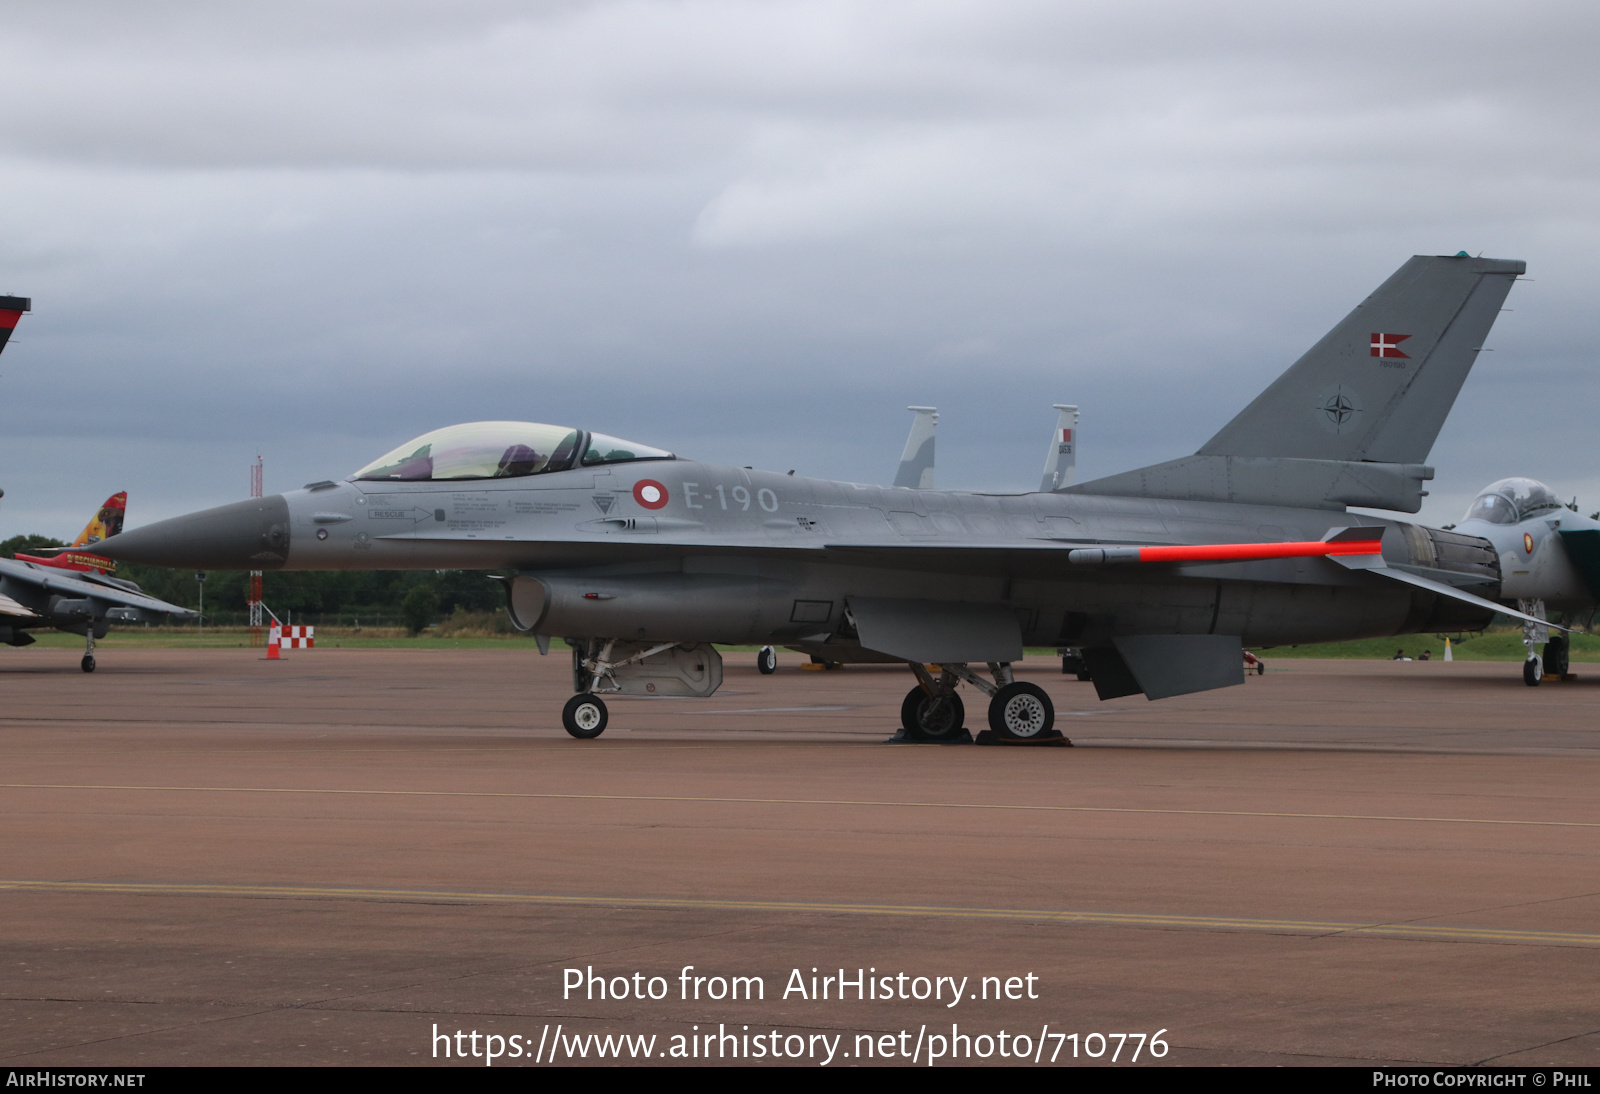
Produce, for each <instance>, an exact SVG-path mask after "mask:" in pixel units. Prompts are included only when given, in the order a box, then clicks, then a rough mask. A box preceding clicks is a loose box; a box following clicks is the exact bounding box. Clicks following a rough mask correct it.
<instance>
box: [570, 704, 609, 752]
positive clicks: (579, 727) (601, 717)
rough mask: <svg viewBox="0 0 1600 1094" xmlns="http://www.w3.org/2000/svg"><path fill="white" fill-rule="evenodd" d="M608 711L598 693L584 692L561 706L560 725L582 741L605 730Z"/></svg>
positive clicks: (590, 738)
mask: <svg viewBox="0 0 1600 1094" xmlns="http://www.w3.org/2000/svg"><path fill="white" fill-rule="evenodd" d="M609 720H610V712H609V711H607V710H606V705H605V703H604V702H603V701H602V700H601V699H600V697H599V696H598V695H591V694H589V693H588V692H584V693H582V694H579V695H574V696H573V697H572V698H570V699H568V700H567V705H566V706H564V707H562V708H561V727H562V728H563V729H565V730H566V731H567V732H568V733H570V734H572V735H573V736H574V737H576V738H578V739H579V740H582V741H588V740H592V739H593V738H595V737H598V736H600V734H602V733H604V732H605V731H606V722H607V721H609Z"/></svg>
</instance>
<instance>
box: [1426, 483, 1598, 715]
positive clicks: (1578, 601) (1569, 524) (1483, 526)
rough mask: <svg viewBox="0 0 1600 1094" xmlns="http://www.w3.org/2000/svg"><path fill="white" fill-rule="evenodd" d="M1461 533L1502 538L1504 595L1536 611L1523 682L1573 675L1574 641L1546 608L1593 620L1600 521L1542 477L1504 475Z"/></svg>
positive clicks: (1526, 638) (1526, 630) (1476, 502)
mask: <svg viewBox="0 0 1600 1094" xmlns="http://www.w3.org/2000/svg"><path fill="white" fill-rule="evenodd" d="M1456 531H1458V532H1461V533H1464V534H1467V535H1473V536H1479V537H1481V538H1483V539H1486V540H1488V541H1489V542H1490V543H1492V544H1494V549H1495V553H1496V554H1497V555H1499V556H1500V562H1501V565H1502V567H1504V569H1503V570H1502V572H1501V575H1500V597H1499V599H1501V600H1504V601H1505V602H1507V603H1508V604H1509V603H1515V604H1516V605H1517V608H1518V609H1519V610H1520V611H1521V612H1522V613H1524V615H1526V616H1531V617H1532V618H1531V619H1527V620H1525V621H1524V623H1523V627H1522V640H1523V642H1524V643H1525V644H1526V645H1527V647H1528V658H1527V660H1526V661H1525V662H1523V666H1522V679H1523V681H1524V682H1525V683H1527V684H1528V685H1529V686H1536V685H1538V684H1539V683H1541V682H1542V681H1543V680H1544V679H1545V676H1546V675H1547V674H1548V675H1550V676H1554V677H1560V676H1563V675H1565V674H1566V672H1567V657H1568V653H1569V651H1570V642H1569V640H1568V638H1567V636H1566V635H1565V634H1560V633H1557V634H1554V635H1552V634H1551V633H1550V627H1549V625H1548V623H1547V622H1546V613H1547V612H1548V611H1551V610H1554V611H1558V612H1560V613H1561V616H1562V618H1563V619H1564V620H1567V621H1572V622H1577V621H1580V620H1581V621H1583V622H1585V623H1592V622H1593V620H1594V612H1595V605H1596V602H1597V601H1600V520H1595V519H1594V518H1592V517H1586V516H1583V515H1582V514H1580V513H1577V512H1574V511H1573V510H1571V509H1570V508H1568V507H1567V506H1564V505H1562V504H1561V502H1560V500H1559V499H1557V498H1556V496H1555V494H1553V493H1552V492H1551V490H1550V488H1549V487H1548V486H1546V485H1545V484H1544V483H1542V482H1539V481H1538V480H1536V479H1501V480H1500V481H1499V482H1492V483H1490V484H1489V485H1488V486H1486V487H1484V488H1483V490H1482V491H1481V492H1480V493H1479V494H1478V496H1477V497H1476V498H1474V499H1473V502H1472V505H1471V507H1470V508H1468V510H1467V515H1466V516H1465V517H1464V518H1463V519H1462V521H1461V523H1460V524H1458V525H1456ZM1540 646H1543V647H1544V648H1543V652H1542V653H1541V652H1540V649H1539V647H1540Z"/></svg>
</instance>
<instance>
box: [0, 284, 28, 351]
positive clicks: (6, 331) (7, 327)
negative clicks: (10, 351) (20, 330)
mask: <svg viewBox="0 0 1600 1094" xmlns="http://www.w3.org/2000/svg"><path fill="white" fill-rule="evenodd" d="M32 310H33V301H32V300H30V299H29V298H28V297H26V296H0V350H3V349H5V348H6V343H7V342H9V341H10V340H11V332H12V331H14V330H16V329H17V321H18V320H19V319H21V318H22V313H23V312H25V311H32Z"/></svg>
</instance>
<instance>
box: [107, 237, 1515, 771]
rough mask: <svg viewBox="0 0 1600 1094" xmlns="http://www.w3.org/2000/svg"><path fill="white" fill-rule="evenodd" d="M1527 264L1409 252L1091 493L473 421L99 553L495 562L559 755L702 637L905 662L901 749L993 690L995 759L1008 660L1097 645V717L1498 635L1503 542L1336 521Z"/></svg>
mask: <svg viewBox="0 0 1600 1094" xmlns="http://www.w3.org/2000/svg"><path fill="white" fill-rule="evenodd" d="M1523 270H1524V264H1523V263H1521V262H1516V261H1505V260H1497V259H1482V258H1472V257H1470V256H1468V255H1466V254H1465V253H1463V254H1460V255H1456V256H1451V257H1427V256H1419V257H1416V258H1412V259H1411V260H1409V261H1408V262H1406V263H1405V264H1404V265H1403V266H1401V268H1400V269H1399V270H1398V271H1397V272H1396V273H1395V274H1394V275H1393V276H1391V277H1390V278H1389V279H1388V280H1387V281H1385V282H1384V283H1383V284H1382V285H1381V286H1380V287H1379V288H1378V289H1377V291H1375V292H1374V293H1373V294H1372V295H1371V296H1369V297H1368V298H1367V299H1366V300H1365V301H1363V302H1362V303H1361V304H1360V305H1359V306H1357V307H1356V309H1355V310H1354V311H1352V312H1351V313H1350V314H1349V315H1348V316H1347V317H1346V318H1345V319H1344V320H1343V321H1341V322H1340V323H1339V324H1338V325H1337V326H1335V327H1334V328H1333V330H1332V331H1330V332H1329V333H1328V334H1327V335H1326V336H1325V337H1323V338H1322V340H1321V341H1319V342H1318V343H1317V344H1316V345H1315V346H1313V347H1312V348H1311V349H1310V350H1309V351H1308V352H1307V353H1306V354H1305V355H1304V356H1302V357H1301V358H1300V359H1299V360H1298V361H1296V362H1295V363H1294V364H1293V365H1292V366H1290V368H1289V369H1288V370H1287V371H1286V372H1284V373H1283V375H1282V376H1280V377H1279V378H1278V379H1277V380H1276V381H1275V382H1273V383H1272V384H1271V385H1270V386H1269V387H1268V388H1267V389H1266V390H1265V391H1264V392H1262V393H1261V395H1259V396H1258V397H1257V398H1256V399H1255V400H1254V401H1253V402H1251V403H1250V405H1249V406H1247V407H1246V408H1245V409H1244V410H1243V411H1241V412H1240V413H1239V414H1238V415H1237V416H1236V417H1235V418H1234V419H1233V420H1232V421H1231V422H1229V423H1228V424H1227V425H1225V426H1223V428H1222V430H1221V431H1220V432H1218V433H1217V435H1216V436H1215V437H1213V438H1212V439H1211V440H1210V441H1209V442H1207V443H1206V445H1205V446H1204V447H1202V448H1201V449H1200V451H1199V452H1197V453H1195V454H1194V455H1192V456H1187V457H1184V458H1182V459H1177V460H1173V461H1170V462H1167V463H1162V464H1157V465H1154V466H1151V467H1145V468H1140V469H1139V470H1136V471H1129V472H1126V473H1124V474H1119V475H1113V476H1111V477H1109V478H1102V479H1097V480H1093V481H1090V482H1083V483H1073V482H1072V481H1071V480H1072V476H1071V475H1070V474H1063V473H1061V472H1059V471H1057V472H1056V474H1055V476H1054V478H1053V479H1052V482H1053V483H1054V484H1056V485H1055V487H1054V488H1053V489H1049V490H1044V491H1040V492H1036V493H1023V494H986V493H964V492H958V491H945V490H933V489H915V488H911V487H914V486H920V485H923V481H922V476H923V468H922V465H921V464H920V457H918V458H916V459H913V457H915V456H916V453H913V452H911V449H912V448H913V447H914V446H912V445H908V457H907V458H908V461H910V462H909V463H908V464H907V465H906V467H905V468H904V470H905V475H904V478H903V479H902V480H901V481H903V482H904V483H905V486H904V487H890V488H883V487H877V486H868V485H863V484H859V483H850V482H832V481H826V480H821V479H809V478H803V477H798V476H794V475H793V474H792V473H791V474H789V475H783V474H777V473H772V472H766V471H756V470H749V469H743V468H737V467H723V466H717V465H713V464H707V463H701V462H698V461H695V460H692V459H685V458H682V457H680V456H677V455H676V454H674V453H672V452H668V451H665V450H662V449H658V448H652V447H650V446H647V445H642V444H636V443H633V442H630V441H625V440H621V439H619V438H616V437H611V436H607V435H605V434H602V433H595V432H590V431H588V430H586V429H579V428H571V427H567V426H556V425H544V424H537V423H531V422H511V421H496V422H475V423H470V424H466V425H455V426H448V427H446V428H443V429H438V430H435V431H433V432H431V433H427V434H424V435H423V436H421V437H418V438H416V439H415V440H412V441H408V442H406V443H405V444H403V445H401V446H399V447H398V448H396V449H394V450H393V451H392V452H389V453H388V454H386V455H384V456H382V457H380V458H379V459H377V460H374V461H373V462H372V463H370V464H368V465H367V466H365V467H363V468H362V469H361V470H359V471H357V472H356V473H355V474H353V475H351V476H349V477H348V478H346V479H343V480H340V481H335V480H332V479H330V480H327V481H323V482H316V483H311V484H310V485H308V486H306V487H305V488H304V489H301V490H294V491H290V492H288V493H285V494H279V495H275V496H273V497H268V498H260V499H252V500H250V501H243V502H237V503H234V504H232V505H224V506H221V507H218V508H214V509H208V510H204V511H202V512H198V513H194V514H191V515H189V516H184V517H178V518H175V519H172V520H165V521H161V522H158V523H156V524H151V525H147V526H145V527H143V528H138V529H133V530H130V531H125V532H123V533H122V534H121V535H119V536H115V537H113V538H111V539H109V540H107V541H106V542H104V543H103V544H101V545H100V550H101V552H102V553H103V554H105V555H107V556H109V557H112V558H118V559H128V560H134V561H139V562H147V563H154V564H157V565H164V566H187V567H193V568H197V569H230V568H231V569H241V570H243V569H265V570H271V569H292V570H337V569H405V568H412V569H440V568H460V569H490V568H504V569H506V570H510V571H512V572H513V574H514V576H511V577H509V578H507V579H506V585H507V594H508V595H507V600H508V608H509V611H510V615H511V619H512V621H513V622H514V623H515V625H516V626H517V627H519V628H521V629H522V630H524V631H531V632H532V633H533V635H534V636H535V637H536V638H537V639H538V642H539V646H540V650H541V652H543V651H546V650H547V649H548V647H549V641H550V639H551V638H552V637H560V638H563V639H565V640H566V641H567V642H568V643H569V644H570V645H571V647H572V676H573V692H574V695H573V697H572V699H571V700H570V701H569V702H568V703H567V705H566V708H565V710H564V711H563V714H562V721H563V724H564V726H565V728H566V729H567V731H568V732H569V733H571V734H572V735H573V736H576V737H596V736H599V734H600V733H601V732H602V731H603V730H604V729H605V727H606V722H607V718H608V712H607V708H606V703H605V697H606V696H608V695H618V694H622V695H638V696H684V695H694V696H706V695H710V694H711V693H713V692H714V691H716V690H717V687H718V686H719V684H720V683H721V679H722V660H721V656H720V655H719V654H718V652H717V650H716V649H715V648H714V647H713V645H712V643H728V644H740V645H786V646H790V647H793V648H796V649H800V650H802V651H807V652H810V653H812V654H814V655H817V656H819V657H821V658H823V659H826V660H828V661H838V662H851V661H879V662H901V663H904V664H906V665H907V666H908V667H909V668H910V670H911V672H912V674H913V675H914V676H915V678H916V685H915V686H914V687H913V688H912V689H911V690H910V692H909V693H908V694H907V696H906V699H905V702H904V704H903V706H902V723H903V727H904V729H905V731H906V734H907V736H908V737H911V738H915V739H925V740H950V739H953V738H956V737H957V736H958V735H963V734H964V730H963V725H964V721H965V711H964V704H963V700H962V685H967V686H968V687H969V688H970V689H972V690H974V691H976V692H978V693H980V694H981V695H983V696H985V697H987V699H988V710H987V719H986V720H987V722H988V726H989V728H990V729H991V730H992V731H993V734H994V735H995V736H997V737H999V738H1002V739H1012V740H1042V739H1048V738H1054V737H1059V734H1058V733H1056V731H1055V729H1054V718H1055V714H1054V708H1053V706H1052V704H1051V701H1050V697H1049V695H1048V694H1046V693H1045V692H1044V690H1043V689H1041V688H1039V687H1038V686H1036V685H1034V684H1032V683H1029V682H1026V681H1020V680H1017V679H1015V678H1014V676H1013V673H1012V665H1013V664H1014V663H1015V662H1017V661H1019V660H1020V659H1021V658H1022V656H1023V647H1024V646H1025V645H1035V646H1050V647H1060V646H1071V647H1075V648H1080V649H1082V650H1083V651H1084V654H1083V655H1084V660H1085V662H1086V663H1087V665H1088V666H1089V669H1090V671H1091V675H1092V679H1093V681H1094V685H1095V688H1096V689H1097V691H1098V693H1099V695H1100V697H1101V698H1102V699H1105V698H1112V697H1116V696H1122V695H1132V694H1138V693H1141V692H1142V693H1143V694H1145V695H1146V696H1148V697H1149V698H1151V699H1159V698H1164V697H1167V696H1172V695H1182V694H1185V693H1189V692H1196V691H1203V690H1206V689H1210V688H1218V687H1224V686H1227V685H1229V684H1238V683H1241V682H1242V681H1243V669H1242V664H1243V658H1242V652H1241V644H1242V643H1248V644H1250V645H1261V646H1270V645H1278V644H1285V643H1301V642H1327V641H1336V640H1340V639H1350V638H1361V637H1376V636H1384V635H1393V634H1405V633H1410V632H1416V631H1439V630H1474V629H1480V628H1481V627H1482V626H1483V625H1484V624H1485V623H1487V621H1488V620H1489V618H1490V617H1491V616H1492V614H1493V613H1494V612H1496V611H1507V609H1505V608H1503V607H1502V606H1501V605H1500V604H1498V603H1496V600H1497V599H1498V597H1499V596H1500V592H1501V588H1500V586H1501V572H1500V559H1499V555H1498V553H1497V551H1496V548H1495V546H1494V545H1493V544H1492V543H1491V542H1489V540H1487V539H1484V538H1480V537H1477V536H1472V535H1461V534H1456V533H1452V532H1445V531H1439V530H1436V529H1431V528H1425V527H1422V526H1419V525H1416V524H1412V523H1408V522H1405V521H1402V520H1399V519H1378V518H1372V517H1366V516H1361V517H1357V516H1352V515H1350V514H1348V513H1347V512H1346V509H1347V507H1349V506H1362V507H1366V508H1377V509H1384V510H1390V511H1395V512H1399V513H1414V512H1416V511H1417V510H1418V509H1420V507H1421V502H1422V497H1423V496H1424V491H1423V484H1424V483H1426V482H1427V481H1428V480H1429V479H1431V478H1432V477H1433V469H1432V468H1430V467H1428V466H1426V464H1425V462H1424V461H1425V460H1426V459H1427V456H1428V452H1429V450H1430V449H1431V448H1432V446H1433V442H1434V439H1435V437H1437V435H1438V432H1439V429H1440V427H1441V425H1442V424H1443V422H1444V419H1445V416H1446V415H1447V414H1448V413H1449V410H1450V408H1451V406H1452V404H1453V403H1454V401H1455V398H1456V395H1457V393H1458V392H1459V391H1460V389H1461V385H1462V383H1463V382H1464V381H1465V380H1466V377H1467V374H1468V372H1469V371H1470V369H1471V367H1472V364H1473V362H1474V360H1475V359H1476V357H1477V354H1478V351H1479V350H1480V349H1481V348H1482V346H1483V341H1484V338H1485V336H1486V335H1487V334H1488V332H1489V329H1490V327H1491V326H1492V324H1493V322H1494V320H1495V317H1496V315H1497V314H1498V312H1499V310H1500V306H1501V304H1502V303H1503V302H1504V300H1505V297H1506V294H1507V293H1508V292H1509V291H1510V288H1511V284H1512V282H1513V281H1514V280H1515V279H1516V277H1517V275H1519V274H1521V273H1522V272H1523ZM928 425H929V432H928V438H929V439H928V466H929V467H931V415H930V421H929V423H928ZM918 451H920V448H919V449H918ZM1048 470H1049V469H1047V472H1048ZM930 477H931V476H930ZM1509 614H1513V615H1516V614H1518V613H1517V612H1515V611H1510V612H1509ZM969 694H970V692H969Z"/></svg>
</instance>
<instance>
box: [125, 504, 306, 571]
mask: <svg viewBox="0 0 1600 1094" xmlns="http://www.w3.org/2000/svg"><path fill="white" fill-rule="evenodd" d="M95 553H96V554H101V555H105V556H106V557H107V558H114V559H116V560H117V561H119V562H143V563H147V564H149V565H151V566H173V567H185V568H188V567H193V568H194V569H197V570H276V569H279V568H281V567H282V566H283V564H284V563H285V562H287V561H288V560H289V503H288V502H287V501H285V500H284V497H283V495H282V494H274V495H273V496H272V497H270V498H251V499H250V500H249V501H236V502H234V503H233V504H231V505H219V506H217V507H216V508H215V509H202V510H201V511H200V512H198V513H190V514H188V515H187V516H182V517H173V518H172V519H171V520H158V521H156V522H155V523H154V524H147V525H145V526H144V527H142V528H134V529H132V530H131V531H127V532H122V533H120V534H118V535H115V536H112V537H110V538H109V539H104V540H101V541H100V542H99V543H97V544H95Z"/></svg>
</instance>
